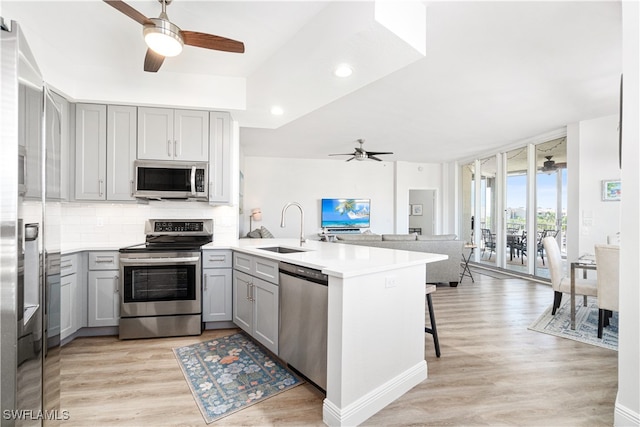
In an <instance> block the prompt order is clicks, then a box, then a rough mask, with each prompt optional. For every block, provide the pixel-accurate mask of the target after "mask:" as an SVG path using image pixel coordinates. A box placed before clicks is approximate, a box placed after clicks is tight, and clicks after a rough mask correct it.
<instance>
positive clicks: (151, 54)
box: [144, 49, 164, 73]
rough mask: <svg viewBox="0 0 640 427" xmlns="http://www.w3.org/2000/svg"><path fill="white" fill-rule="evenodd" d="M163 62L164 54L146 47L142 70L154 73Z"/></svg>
mask: <svg viewBox="0 0 640 427" xmlns="http://www.w3.org/2000/svg"><path fill="white" fill-rule="evenodd" d="M163 62H164V56H162V55H160V54H159V53H156V52H155V51H153V50H151V49H147V54H146V55H145V57H144V70H145V71H148V72H150V73H155V72H156V71H158V70H159V69H160V66H162V63H163Z"/></svg>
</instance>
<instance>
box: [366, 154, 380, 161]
mask: <svg viewBox="0 0 640 427" xmlns="http://www.w3.org/2000/svg"><path fill="white" fill-rule="evenodd" d="M368 158H369V159H371V160H377V161H379V162H381V161H382V159H379V158H377V157H376V156H372V155H371V154H369V157H368Z"/></svg>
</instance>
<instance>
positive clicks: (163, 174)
mask: <svg viewBox="0 0 640 427" xmlns="http://www.w3.org/2000/svg"><path fill="white" fill-rule="evenodd" d="M134 168H135V191H134V193H133V195H134V196H135V197H140V198H144V199H196V200H207V199H208V197H209V165H208V163H206V162H174V161H161V160H158V161H155V160H136V161H135V162H134Z"/></svg>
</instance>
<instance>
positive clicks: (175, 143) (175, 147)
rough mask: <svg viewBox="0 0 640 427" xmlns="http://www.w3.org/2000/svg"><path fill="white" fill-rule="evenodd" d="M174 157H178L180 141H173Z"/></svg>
mask: <svg viewBox="0 0 640 427" xmlns="http://www.w3.org/2000/svg"><path fill="white" fill-rule="evenodd" d="M173 157H178V140H177V139H176V140H174V141H173Z"/></svg>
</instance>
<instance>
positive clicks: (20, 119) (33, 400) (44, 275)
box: [0, 17, 60, 426]
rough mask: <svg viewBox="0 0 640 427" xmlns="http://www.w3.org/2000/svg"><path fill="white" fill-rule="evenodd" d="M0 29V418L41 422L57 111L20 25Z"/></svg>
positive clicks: (48, 355) (47, 404)
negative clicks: (0, 67)
mask: <svg viewBox="0 0 640 427" xmlns="http://www.w3.org/2000/svg"><path fill="white" fill-rule="evenodd" d="M0 27H1V29H0V35H1V39H0V40H1V46H0V55H1V66H2V69H1V76H0V88H1V89H0V90H1V92H0V95H1V102H2V108H1V116H0V117H1V123H0V125H1V126H0V136H1V138H2V139H1V141H0V147H1V150H2V151H1V152H0V220H1V228H0V263H1V270H0V271H1V272H0V279H1V280H0V332H1V339H0V353H1V363H0V374H1V386H0V403H1V405H2V408H1V409H2V412H1V413H0V417H1V418H0V421H1V424H2V426H31V425H46V424H48V422H49V421H56V418H59V416H60V414H59V413H58V411H59V372H60V370H59V345H60V326H59V325H60V308H59V305H60V297H59V286H60V285H59V284H60V273H59V264H60V263H59V259H60V251H59V246H60V238H59V226H58V225H56V224H59V223H60V222H59V220H56V218H55V217H54V216H55V215H59V211H60V209H59V203H60V201H59V200H58V199H55V198H52V197H50V196H49V194H50V193H51V194H52V193H53V191H52V189H51V188H50V187H51V185H49V186H48V185H47V182H48V181H49V180H51V181H52V182H58V183H59V180H57V181H56V180H55V175H56V174H59V173H60V171H59V166H57V169H56V162H57V163H58V164H59V144H58V147H56V142H58V143H59V140H60V136H59V127H60V115H59V114H57V112H56V110H55V106H54V105H53V103H52V102H51V101H50V100H49V95H48V94H47V89H46V87H45V84H44V82H43V79H42V75H41V73H40V70H39V68H38V65H37V63H36V61H35V58H34V57H33V54H32V53H31V50H30V49H29V46H28V44H27V43H26V40H25V38H24V36H23V34H22V32H21V29H20V27H19V25H18V24H17V23H15V22H13V21H5V20H4V19H2V18H1V17H0ZM56 132H57V134H56ZM55 150H58V153H56V152H55ZM58 185H59V184H58ZM48 187H49V188H48ZM58 194H59V192H58Z"/></svg>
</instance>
